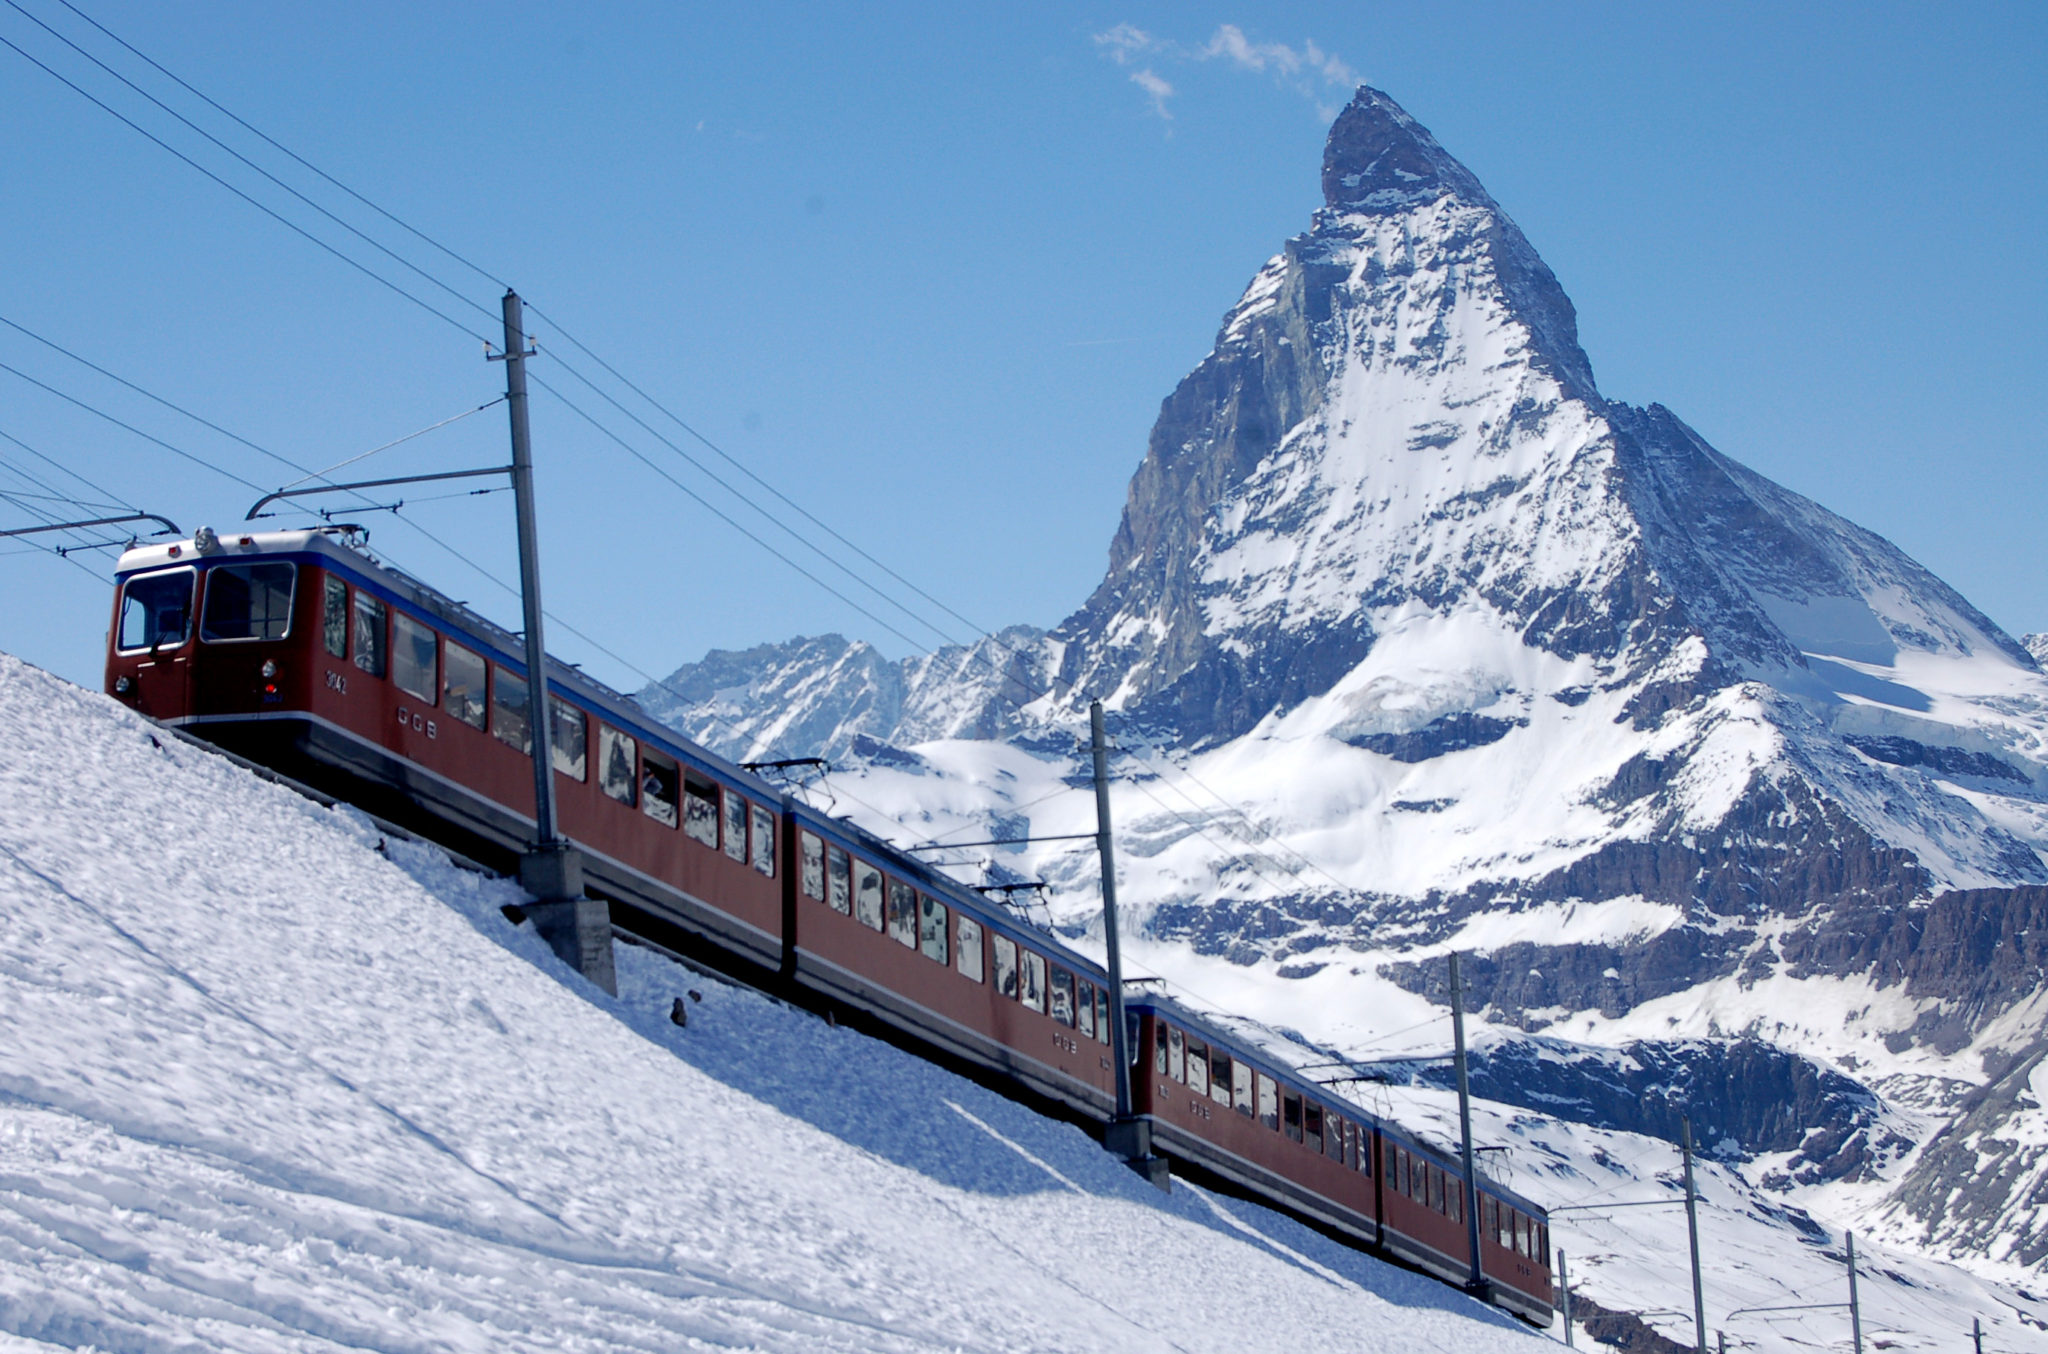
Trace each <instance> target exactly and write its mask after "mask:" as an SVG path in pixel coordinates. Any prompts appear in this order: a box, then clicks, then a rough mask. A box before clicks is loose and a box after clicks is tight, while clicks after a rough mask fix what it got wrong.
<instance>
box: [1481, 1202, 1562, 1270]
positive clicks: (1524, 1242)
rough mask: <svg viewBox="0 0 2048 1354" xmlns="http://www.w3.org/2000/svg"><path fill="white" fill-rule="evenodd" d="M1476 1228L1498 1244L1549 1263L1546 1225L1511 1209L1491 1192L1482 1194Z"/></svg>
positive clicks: (1548, 1240) (1547, 1229) (1548, 1238)
mask: <svg viewBox="0 0 2048 1354" xmlns="http://www.w3.org/2000/svg"><path fill="white" fill-rule="evenodd" d="M1479 1228H1480V1230H1481V1231H1482V1232H1484V1233H1485V1234H1486V1235H1487V1236H1490V1237H1492V1238H1493V1240H1494V1244H1496V1245H1498V1246H1501V1247H1503V1248H1505V1249H1507V1250H1511V1251H1513V1252H1514V1253H1515V1254H1517V1255H1526V1256H1528V1257H1529V1258H1530V1259H1532V1260H1536V1261H1538V1262H1540V1263H1543V1264H1545V1265H1547V1264H1549V1263H1550V1261H1549V1256H1550V1227H1549V1225H1548V1224H1547V1223H1542V1222H1538V1221H1537V1220H1536V1219H1534V1218H1532V1217H1530V1216H1529V1215H1528V1214H1526V1213H1524V1212H1522V1211H1521V1210H1520V1209H1518V1208H1512V1207H1510V1206H1509V1205H1508V1204H1506V1203H1504V1202H1502V1201H1500V1200H1497V1199H1495V1198H1493V1197H1492V1196H1491V1195H1485V1196H1482V1197H1481V1199H1480V1207H1479Z"/></svg>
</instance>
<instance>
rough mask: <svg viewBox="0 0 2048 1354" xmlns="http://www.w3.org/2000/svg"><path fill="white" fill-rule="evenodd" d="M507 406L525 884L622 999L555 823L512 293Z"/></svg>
mask: <svg viewBox="0 0 2048 1354" xmlns="http://www.w3.org/2000/svg"><path fill="white" fill-rule="evenodd" d="M504 319H505V351H504V362H505V407H506V411H507V414H508V416H509V417H510V419H511V423H512V502H513V509H514V512H515V514H516V516H517V519H518V529H519V598H520V606H521V609H522V611H523V612H524V621H525V625H526V636H525V638H526V723H527V729H528V736H529V738H530V740H531V746H532V749H533V837H534V840H533V847H532V849H531V850H529V851H527V852H526V853H525V854H524V855H522V856H521V857H520V858H519V885H520V887H521V888H523V889H525V890H526V891H527V892H528V893H530V894H532V895H533V896H534V899H535V900H536V901H535V903H534V906H533V907H532V908H530V909H529V910H528V915H529V916H530V917H532V919H533V926H534V929H535V930H536V931H538V932H540V934H541V937H542V938H543V939H544V940H546V941H547V943H548V946H549V948H551V949H552V950H554V952H555V953H556V954H557V955H559V956H560V957H561V959H562V961H563V962H564V963H566V964H568V965H569V966H570V967H571V968H573V969H575V970H576V971H577V972H578V973H581V974H582V975H583V976H584V977H586V978H588V979H590V981H592V982H594V983H596V984H597V985H598V986H599V987H602V988H603V989H604V990H605V991H607V992H610V993H612V994H613V995H617V993H618V977H617V972H616V970H615V969H614V967H613V961H612V921H611V908H610V906H609V905H608V904H606V903H604V902H603V901H601V900H599V899H595V898H591V897H588V896H587V895H585V893H584V891H583V858H582V856H581V855H580V854H579V853H578V852H577V850H576V849H575V848H574V847H573V846H571V845H570V844H569V843H567V842H565V841H563V840H562V836H561V832H560V829H559V825H558V824H557V822H556V819H555V755H554V738H553V734H554V728H553V725H552V723H551V717H550V709H549V697H548V650H547V634H546V631H545V629H544V628H543V624H542V610H541V597H540V526H539V523H538V522H537V521H536V519H535V514H534V503H533V435H532V431H531V429H530V428H529V427H528V425H527V420H526V359H527V357H528V356H529V355H530V354H531V353H532V351H533V350H532V348H531V347H530V346H529V345H528V343H527V339H526V309H525V306H524V305H522V304H521V302H520V300H519V293H517V292H513V291H508V292H506V293H505V304H504Z"/></svg>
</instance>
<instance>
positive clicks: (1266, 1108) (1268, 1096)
mask: <svg viewBox="0 0 2048 1354" xmlns="http://www.w3.org/2000/svg"><path fill="white" fill-rule="evenodd" d="M1259 1122H1260V1123H1262V1124H1264V1125H1265V1126H1266V1127H1267V1128H1278V1127H1280V1087H1279V1085H1278V1084H1277V1083H1275V1082H1274V1080H1273V1079H1272V1078H1271V1077H1269V1076H1267V1075H1266V1074H1265V1073H1264V1072H1261V1073H1259Z"/></svg>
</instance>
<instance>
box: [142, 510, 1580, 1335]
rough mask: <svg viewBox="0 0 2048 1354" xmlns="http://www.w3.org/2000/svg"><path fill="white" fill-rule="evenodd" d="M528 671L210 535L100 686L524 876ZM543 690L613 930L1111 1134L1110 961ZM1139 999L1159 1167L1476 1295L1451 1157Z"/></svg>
mask: <svg viewBox="0 0 2048 1354" xmlns="http://www.w3.org/2000/svg"><path fill="white" fill-rule="evenodd" d="M522 653H523V649H522V646H521V644H520V643H519V641H518V640H517V638H516V637H515V636H514V635H512V634H511V633H509V632H508V631H506V630H504V629H502V628H500V627H498V626H496V625H493V624H492V623H491V622H489V621H487V620H485V619H483V618H482V617H480V616H478V615H476V614H475V613H473V612H471V611H469V610H468V609H467V608H465V607H463V606H461V605H460V604H458V603H456V602H454V601H451V600H450V599H448V598H447V597H445V596H443V595H442V594H440V593H438V592H435V591H434V590H433V589H431V588H428V587H426V586H425V585H424V584H421V583H419V582H417V581H415V580H413V579H411V578H408V577H406V576H405V575H403V574H401V573H398V572H397V571H395V570H392V569H390V568H388V567H386V566H384V565H382V564H380V563H378V562H377V561H375V560H373V559H372V558H370V557H369V556H368V555H366V554H364V553H362V552H361V551H360V550H358V549H355V548H353V547H352V545H351V544H350V543H349V541H348V539H347V538H345V537H342V536H341V535H340V533H339V532H338V531H292V532H264V533H260V534H253V535H244V536H231V537H219V538H216V537H214V536H212V534H211V533H207V532H201V533H200V534H199V536H198V537H197V538H196V541H181V542H178V543H175V544H169V545H150V546H142V547H138V548H136V549H132V550H130V551H128V552H127V553H126V554H124V555H123V556H122V557H121V561H120V564H119V566H118V569H117V577H116V591H115V596H114V615H113V625H112V628H111V631H110V633H109V642H108V652H107V677H106V681H107V691H108V693H109V694H111V695H113V696H114V697H116V698H117V699H119V700H121V701H123V702H125V703H126V704H128V705H130V706H132V707H133V708H135V709H137V710H139V711H140V712H142V713H143V714H145V715H149V716H151V717H153V718H155V719H159V720H161V721H163V722H164V723H166V724H169V725H172V726H175V727H180V728H184V729H188V730H190V731H191V732H192V733H194V734H196V735H198V736H201V737H204V738H206V739H208V740H209V741H212V742H214V743H217V744H219V745H221V746H223V747H226V748H228V749H230V750H233V751H235V752H238V753H240V754H242V755H244V756H247V757H250V758H251V759H253V760H256V761H258V762H261V763H263V764H265V765H268V766H272V767H275V768H276V769H278V770H280V771H282V772H284V773H286V774H288V775H291V776H294V777H296V778H298V779H301V780H304V781H306V782H308V783H311V784H314V785H317V786H319V787H321V788H323V789H326V790H328V791H330V792H332V793H335V794H337V795H338V796H341V797H344V798H347V799H348V800H350V801H351V802H354V803H358V804H361V805H362V806H363V807H364V808H366V809H368V810H370V811H372V812H375V813H379V814H381V815H383V816H385V817H387V818H391V819H393V820H394V821H398V822H401V823H405V824H407V825H408V826H413V827H417V828H419V829H420V830H422V831H423V832H424V833H426V834H428V835H432V836H434V837H436V838H437V839H440V840H443V841H445V842H447V843H448V844H449V845H451V846H454V847H456V848H458V849H461V850H464V851H466V852H468V853H469V854H471V855H473V856H475V857H476V858H478V859H479V860H483V861H486V862H489V863H493V864H499V865H506V866H509V865H510V863H511V862H513V861H515V860H516V858H517V856H518V854H519V853H520V852H521V851H523V850H524V849H525V848H526V847H527V845H528V844H529V843H530V842H531V840H532V837H533V774H532V767H531V752H530V747H531V736H530V731H529V727H528V716H527V710H528V701H527V680H528V674H527V672H526V667H525V664H524V662H523V661H522V659H521V654H522ZM548 694H549V697H550V700H549V709H550V717H551V728H550V735H551V737H550V741H551V745H552V748H553V752H554V763H555V785H556V797H557V813H558V817H559V821H560V831H561V833H562V835H563V836H565V837H567V838H568V839H570V840H571V841H573V842H574V843H575V844H576V846H577V847H578V848H579V849H580V851H581V853H582V856H583V860H584V873H585V879H586V884H587V887H588V888H589V890H590V892H591V893H592V894H593V895H594V896H598V897H602V898H604V899H606V900H608V901H609V903H610V904H611V907H612V913H613V919H614V921H615V923H616V924H618V925H619V926H621V927H622V928H624V929H625V930H627V931H630V932H634V933H637V934H640V935H643V936H646V937H648V938H651V939H654V940H656V941H658V942H661V943H664V944H669V945H671V946H673V947H675V948H679V949H683V950H685V951H689V952H694V953H696V954H699V955H703V956H706V957H709V958H711V959H712V960H713V961H714V962H717V963H718V964H719V965H720V966H722V967H725V968H727V969H729V970H730V969H739V970H744V971H746V972H747V976H749V977H751V978H753V979H754V980H755V981H758V982H761V983H763V984H764V985H770V986H775V987H778V988H780V989H781V990H785V991H790V992H792V993H793V994H795V995H798V996H801V997H803V998H804V999H806V1000H808V1001H810V1002H811V1003H812V1004H820V1003H823V1004H826V1005H828V1006H834V1007H837V1008H839V1009H845V1010H850V1011H857V1012H860V1013H863V1014H864V1015H865V1016H867V1017H869V1018H871V1019H873V1020H876V1021H878V1022H880V1023H881V1024H882V1025H884V1026H886V1027H887V1028H888V1029H889V1030H890V1031H891V1032H892V1033H893V1034H894V1035H895V1036H896V1037H898V1038H899V1039H902V1040H904V1041H906V1042H909V1043H911V1044H913V1045H915V1046H918V1047H921V1048H924V1049H926V1050H929V1051H933V1052H937V1053H940V1054H943V1055H944V1056H946V1057H947V1058H948V1059H949V1060H952V1061H955V1062H958V1063H964V1064H966V1065H967V1066H968V1067H970V1068H972V1069H973V1070H975V1071H976V1072H977V1073H978V1074H980V1075H982V1076H983V1077H984V1078H986V1079H991V1080H993V1081H996V1082H998V1083H999V1084H1004V1085H1008V1086H1011V1087H1013V1088H1017V1089H1021V1090H1023V1091H1025V1092H1027V1093H1029V1094H1030V1095H1031V1096H1034V1097H1037V1098H1039V1099H1041V1100H1045V1101H1051V1102H1053V1103H1055V1104H1057V1105H1059V1106H1062V1107H1064V1108H1065V1110H1066V1111H1067V1112H1069V1113H1071V1114H1073V1115H1075V1116H1076V1117H1079V1118H1081V1119H1083V1120H1084V1121H1087V1122H1090V1123H1093V1124H1095V1125H1097V1126H1098V1127H1101V1126H1106V1125H1107V1123H1108V1121H1109V1119H1110V1117H1111V1114H1112V1111H1113V1109H1114V1101H1115V1087H1114V1077H1113V1069H1112V1064H1111V1060H1110V1052H1109V1049H1110V1033H1109V1019H1110V1017H1109V1011H1110V1003H1109V995H1108V991H1107V988H1106V985H1105V981H1106V980H1105V975H1104V973H1103V970H1102V968H1101V967H1100V966H1099V965H1097V964H1096V963H1094V962H1093V961H1092V960H1090V959H1088V958H1086V957H1085V956H1083V955H1081V954H1078V953H1076V952H1074V951H1072V950H1070V949H1068V948H1067V947H1066V946H1064V945H1062V944H1061V943H1060V942H1059V941H1058V940H1056V939H1054V938H1053V937H1050V936H1047V935H1045V934H1043V933H1041V932H1039V931H1037V930H1035V929H1033V928H1031V927H1029V926H1026V925H1023V924H1021V923H1019V922H1018V921H1017V920H1016V919H1015V918H1014V917H1012V916H1010V915H1009V914H1008V913H1007V912H1005V911H1004V910H1003V909H1001V908H1000V907H997V906H994V905H992V904H990V903H989V902H988V901H987V900H985V899H983V898H982V897H981V896H980V895H978V894H976V893H974V892H973V891H972V890H969V889H966V888H964V887H962V886H960V885H959V884H957V883H955V882H954V881H952V880H951V879H949V878H947V877H946V876H944V875H943V874H940V873H938V872H936V871H935V870H932V869H931V868H929V867H927V866H926V865H925V864H924V863H922V862H920V861H918V860H916V859H914V858H913V857H911V856H908V855H905V854H904V853H902V852H900V851H897V850H896V849H894V848H892V847H890V846H889V845H888V844H886V843H884V842H882V841H881V840H879V839H878V838H876V837H874V836H873V835H871V834H869V833H867V832H864V831H862V830H861V829H860V828H858V827H856V826H855V825H853V824H851V823H849V822H847V821H846V820H844V819H841V818H835V817H832V816H830V815H827V814H824V813H821V812H819V811H818V810H817V809H815V808H812V807H811V806H810V805H808V804H805V803H803V802H802V801H801V800H798V799H796V798H794V797H792V796H789V795H786V794H784V793H783V792H782V791H781V790H779V789H778V788H777V787H776V786H774V785H772V784H770V783H769V782H768V781H766V780H764V779H762V778H761V777H759V776H756V775H754V774H751V773H750V772H748V771H746V770H744V769H742V768H740V767H737V766H735V765H733V764H732V763H730V762H727V761H725V760H724V759H723V758H720V757H718V756H716V755H715V754H713V753H711V752H709V751H707V750H706V749H704V748H701V747H699V746H697V745H696V744H694V743H692V742H691V741H689V740H688V739H685V738H683V737H682V736H680V735H678V734H676V733H675V732H673V731H672V730H669V729H666V728H663V727H662V726H661V725H659V724H657V723H655V722H654V721H653V720H652V719H650V718H649V717H648V716H647V714H646V712H645V711H644V710H642V709H641V708H640V707H639V706H638V705H636V704H635V703H634V702H632V701H631V700H629V699H628V698H626V697H625V696H622V695H620V694H619V693H617V692H614V691H612V690H610V689H608V688H606V687H604V686H603V685H601V684H599V683H597V682H595V681H592V680H591V679H590V678H587V677H585V676H583V675H582V674H581V673H579V672H577V671H575V670H574V669H572V668H569V667H566V666H563V665H559V664H557V665H552V666H551V668H550V671H549V672H548ZM1125 1005H1126V1011H1127V1018H1128V1019H1129V1021H1130V1023H1131V1026H1132V1028H1133V1031H1134V1038H1133V1040H1132V1042H1131V1054H1132V1058H1133V1062H1134V1066H1133V1071H1132V1078H1131V1084H1132V1097H1133V1110H1134V1112H1135V1113H1136V1115H1137V1116H1138V1117H1139V1118H1140V1120H1141V1121H1142V1122H1144V1123H1145V1124H1147V1125H1149V1128H1150V1132H1151V1138H1152V1142H1153V1145H1154V1150H1155V1151H1157V1152H1159V1153H1160V1154H1162V1155H1163V1156H1165V1157H1167V1158H1169V1159H1170V1160H1172V1161H1174V1162H1176V1163H1178V1164H1179V1165H1180V1166H1181V1168H1182V1169H1184V1170H1186V1169H1193V1170H1196V1171H1199V1172H1201V1173H1203V1174H1205V1175H1206V1176H1207V1177H1209V1178H1213V1179H1216V1180H1218V1181H1221V1182H1224V1183H1226V1184H1228V1185H1230V1186H1232V1187H1234V1188H1236V1189H1238V1190H1240V1191H1243V1192H1245V1193H1247V1194H1249V1195H1251V1196H1253V1197H1256V1198H1258V1199H1260V1200H1261V1201H1264V1202H1267V1203H1270V1204H1273V1205H1276V1206H1278V1207H1281V1208H1284V1209H1287V1210H1288V1211H1290V1212H1293V1213H1295V1214H1297V1215H1299V1216H1302V1217H1304V1218H1307V1219H1309V1220H1311V1221H1313V1222H1314V1223H1316V1224H1318V1225H1320V1226H1321V1227H1323V1228H1325V1229H1327V1230H1329V1231H1332V1232H1334V1233H1335V1234H1337V1235H1340V1236H1342V1237H1344V1238H1346V1239H1347V1240H1350V1241H1352V1242H1354V1243H1355V1244H1359V1245H1361V1246H1365V1247H1370V1248H1373V1249H1376V1250H1378V1251H1380V1252H1382V1253H1385V1254H1390V1255H1393V1256H1396V1257H1398V1258H1400V1259H1402V1260H1404V1261H1406V1262H1408V1263H1411V1264H1413V1265H1416V1266H1419V1267H1421V1268H1423V1269H1425V1270H1428V1271H1430V1272H1432V1273H1434V1274H1436V1275H1438V1276H1440V1277H1442V1278H1444V1279H1446V1280H1448V1281H1450V1282H1453V1283H1461V1284H1465V1283H1470V1282H1471V1280H1472V1278H1473V1276H1472V1275H1471V1273H1470V1267H1469V1263H1468V1261H1467V1259H1466V1257H1467V1254H1468V1238H1467V1231H1466V1222H1465V1219H1464V1202H1465V1198H1466V1192H1465V1187H1464V1176H1463V1173H1462V1171H1461V1170H1460V1168H1459V1166H1458V1163H1457V1161H1456V1158H1455V1157H1454V1156H1452V1155H1449V1154H1446V1153H1442V1152H1438V1151H1436V1150H1434V1149H1432V1148H1430V1147H1429V1146H1427V1145H1426V1144H1424V1143H1422V1142H1421V1141H1419V1140H1418V1139H1416V1138H1415V1137H1414V1136H1412V1135H1410V1134H1407V1133H1404V1132H1403V1131H1402V1130H1401V1129H1400V1128H1399V1127H1398V1126H1396V1125H1394V1124H1391V1123H1387V1122H1384V1121H1382V1120H1380V1119H1378V1118H1376V1117H1375V1116H1374V1115H1372V1114H1370V1113H1369V1112H1367V1111H1365V1110H1362V1109H1360V1108H1358V1107H1356V1106H1354V1105H1352V1104H1350V1103H1348V1102H1346V1101H1343V1100H1340V1099H1337V1098H1334V1097H1333V1096H1332V1095H1331V1094H1330V1092H1329V1090H1328V1089H1327V1088H1326V1087H1323V1086H1320V1085H1318V1084H1316V1083H1314V1082H1311V1081H1307V1080H1305V1079H1303V1078H1301V1077H1299V1076H1297V1075H1295V1074H1294V1073H1292V1072H1290V1071H1289V1070H1288V1069H1287V1068H1285V1067H1283V1066H1280V1065H1278V1064H1277V1063H1275V1062H1274V1061H1273V1060H1272V1059H1270V1058H1268V1057H1265V1056H1262V1055H1261V1054H1260V1053H1259V1052H1257V1051H1256V1050H1254V1049H1251V1048H1249V1047H1247V1046H1246V1045H1245V1044H1244V1043H1243V1041H1242V1040H1239V1039H1236V1038H1234V1037H1232V1036H1231V1035H1229V1034H1227V1033H1225V1032H1224V1031H1221V1030H1219V1029H1217V1028H1215V1027H1213V1026H1212V1025H1210V1024H1208V1023H1206V1022H1205V1021H1204V1020H1203V1018H1202V1017H1201V1016H1200V1015H1198V1014H1196V1013H1194V1012H1191V1011H1189V1010H1186V1009H1184V1008H1182V1007H1181V1006H1179V1005H1176V1004H1175V1003H1174V1002H1172V1001H1171V1000H1169V999H1167V998H1164V997H1161V996H1157V995H1153V994H1148V993H1135V992H1134V993H1132V994H1131V995H1130V996H1128V997H1127V999H1126V1003H1125ZM1479 1197H1480V1223H1481V1238H1482V1239H1481V1268H1482V1272H1483V1280H1482V1286H1483V1289H1484V1291H1485V1292H1486V1293H1487V1294H1488V1296H1489V1297H1490V1298H1491V1300H1492V1301H1494V1302H1496V1303H1498V1304H1499V1305H1500V1306H1502V1307H1504V1308H1506V1309H1508V1310H1509V1311H1512V1312H1514V1313H1516V1314H1517V1315H1519V1316H1521V1317H1523V1318H1525V1319H1527V1320H1529V1321H1531V1322H1534V1323H1536V1324H1539V1325H1548V1324H1549V1321H1550V1317H1551V1310H1552V1291H1551V1276H1550V1262H1549V1255H1550V1244H1549V1229H1548V1224H1547V1219H1546V1217H1545V1215H1544V1212H1543V1210H1542V1209H1541V1208H1539V1207H1537V1206H1536V1205H1535V1204H1533V1203H1531V1202H1530V1201H1528V1200H1527V1199H1524V1198H1522V1197H1520V1196H1519V1195H1516V1194H1514V1193H1512V1192H1510V1191H1508V1190H1505V1189H1503V1188H1501V1187H1500V1186H1498V1185H1496V1184H1494V1183H1492V1182H1490V1181H1482V1183H1481V1187H1480V1191H1479Z"/></svg>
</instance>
